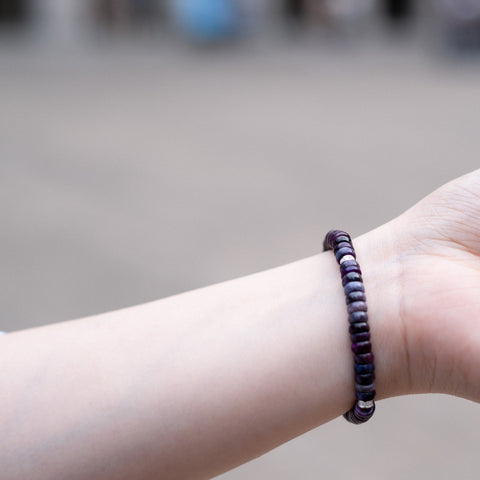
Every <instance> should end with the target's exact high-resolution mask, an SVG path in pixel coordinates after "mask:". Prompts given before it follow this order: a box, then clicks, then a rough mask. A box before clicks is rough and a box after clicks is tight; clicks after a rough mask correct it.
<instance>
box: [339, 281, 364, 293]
mask: <svg viewBox="0 0 480 480" xmlns="http://www.w3.org/2000/svg"><path fill="white" fill-rule="evenodd" d="M343 291H344V292H345V295H347V294H348V293H350V292H365V287H364V286H363V283H362V282H349V283H347V284H346V285H345V286H344V287H343Z"/></svg>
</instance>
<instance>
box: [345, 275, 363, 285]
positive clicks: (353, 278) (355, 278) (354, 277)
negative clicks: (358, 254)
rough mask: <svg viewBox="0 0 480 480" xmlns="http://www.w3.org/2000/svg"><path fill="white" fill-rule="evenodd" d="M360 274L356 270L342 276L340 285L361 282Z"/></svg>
mask: <svg viewBox="0 0 480 480" xmlns="http://www.w3.org/2000/svg"><path fill="white" fill-rule="evenodd" d="M361 281H362V276H361V275H360V274H359V273H358V272H350V273H347V274H346V275H344V276H343V278H342V285H343V286H345V285H346V284H347V283H349V282H361Z"/></svg>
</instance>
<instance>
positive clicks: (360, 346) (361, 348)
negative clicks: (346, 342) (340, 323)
mask: <svg viewBox="0 0 480 480" xmlns="http://www.w3.org/2000/svg"><path fill="white" fill-rule="evenodd" d="M371 351H372V344H371V343H370V340H366V341H365V342H359V343H352V352H353V353H355V354H356V355H360V354H363V353H370V352H371Z"/></svg>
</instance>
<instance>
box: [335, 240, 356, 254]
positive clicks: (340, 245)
mask: <svg viewBox="0 0 480 480" xmlns="http://www.w3.org/2000/svg"><path fill="white" fill-rule="evenodd" d="M341 248H349V249H350V250H353V245H352V244H351V243H350V242H339V243H338V242H337V243H335V245H334V246H333V251H334V252H337V251H338V250H340V249H341Z"/></svg>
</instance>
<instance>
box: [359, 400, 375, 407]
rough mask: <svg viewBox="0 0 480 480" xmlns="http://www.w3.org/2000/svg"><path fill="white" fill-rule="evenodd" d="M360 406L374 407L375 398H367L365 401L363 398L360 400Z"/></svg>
mask: <svg viewBox="0 0 480 480" xmlns="http://www.w3.org/2000/svg"><path fill="white" fill-rule="evenodd" d="M358 406H359V407H360V408H372V407H373V400H367V401H366V402H364V401H363V400H359V401H358Z"/></svg>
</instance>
